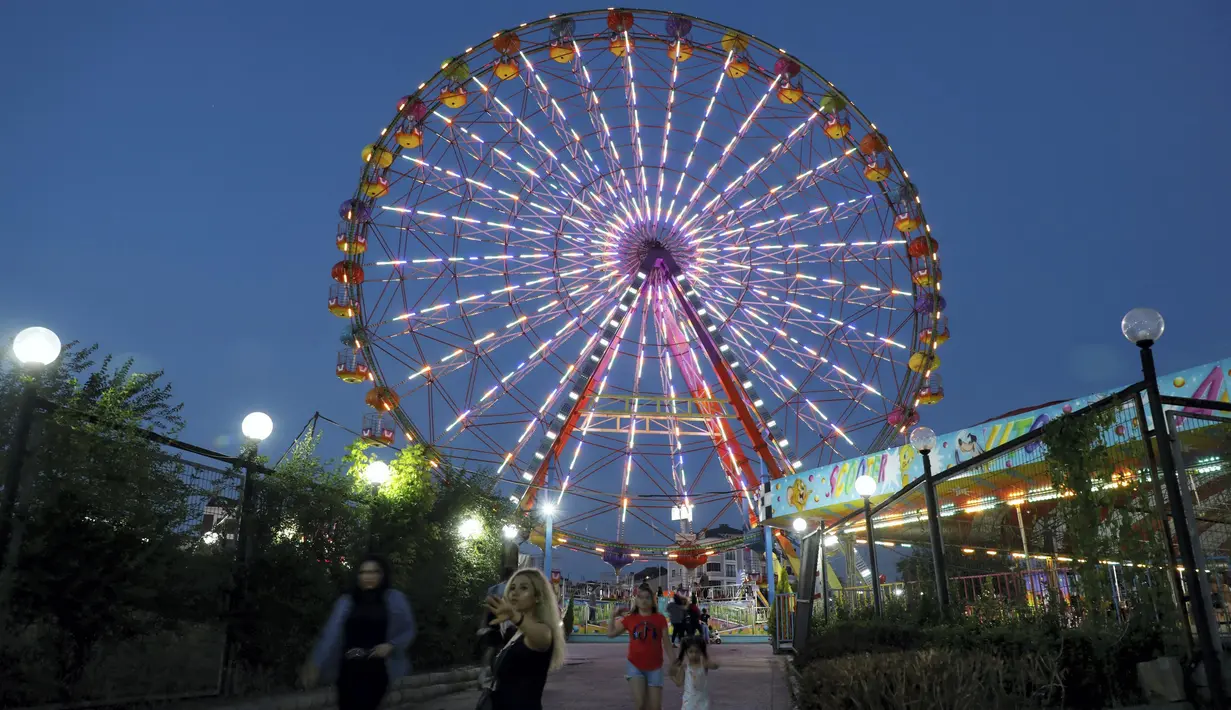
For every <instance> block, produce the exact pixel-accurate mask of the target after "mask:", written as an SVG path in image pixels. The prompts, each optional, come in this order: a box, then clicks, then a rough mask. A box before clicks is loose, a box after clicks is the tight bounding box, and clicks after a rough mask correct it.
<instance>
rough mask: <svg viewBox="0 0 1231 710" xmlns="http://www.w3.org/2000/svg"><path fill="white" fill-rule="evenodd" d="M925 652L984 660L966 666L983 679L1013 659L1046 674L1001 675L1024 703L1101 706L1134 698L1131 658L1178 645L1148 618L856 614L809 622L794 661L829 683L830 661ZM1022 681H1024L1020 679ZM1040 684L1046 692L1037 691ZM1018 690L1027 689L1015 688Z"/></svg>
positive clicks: (1148, 657) (1133, 661) (1172, 651)
mask: <svg viewBox="0 0 1231 710" xmlns="http://www.w3.org/2000/svg"><path fill="white" fill-rule="evenodd" d="M924 651H938V652H943V653H944V654H950V655H951V656H952V657H953V658H954V659H956V660H958V661H961V662H962V663H967V665H969V664H971V663H975V661H974V660H962V659H983V660H984V661H985V662H986V664H987V665H986V666H979V667H977V668H970V669H968V670H970V672H971V673H974V674H975V676H977V677H979V678H982V679H983V680H984V681H986V680H987V679H988V678H991V677H993V676H994V675H995V674H996V673H1000V672H1001V671H1000V670H998V669H999V668H1000V666H1001V664H1009V665H1014V664H1020V665H1022V667H1023V668H1025V669H1028V670H1029V671H1030V673H1032V674H1037V673H1043V672H1047V673H1051V675H1048V676H1047V678H1046V682H1044V679H1043V678H1042V677H1036V676H1035V675H1030V676H1028V677H1027V676H1022V677H1020V678H1018V677H1016V676H1015V677H1013V678H1010V677H1008V676H1006V682H1008V681H1012V682H1013V683H1016V684H1017V685H1012V686H1011V687H1013V688H1017V690H1015V691H1014V692H1017V693H1019V694H1020V693H1022V692H1025V693H1026V695H1022V696H1021V699H1022V701H1023V702H1026V701H1029V702H1031V703H1033V702H1036V701H1039V700H1040V699H1042V700H1046V701H1047V702H1050V703H1053V704H1056V705H1063V706H1067V707H1101V706H1103V705H1105V704H1110V703H1113V702H1121V703H1130V702H1136V701H1138V700H1139V699H1140V698H1139V696H1140V689H1139V688H1138V685H1137V664H1138V663H1139V662H1141V661H1148V660H1151V659H1154V658H1158V657H1159V656H1162V655H1166V654H1168V653H1170V654H1173V655H1174V654H1178V653H1179V647H1178V642H1177V640H1176V639H1175V638H1173V637H1172V636H1169V635H1168V633H1167V630H1166V629H1163V628H1160V627H1159V626H1157V625H1155V624H1151V623H1148V622H1147V621H1138V622H1130V623H1128V624H1126V625H1124V626H1106V625H1089V626H1084V627H1076V628H1072V627H1066V626H1063V625H1062V624H1061V623H1060V621H1059V620H1058V619H1055V618H1051V617H1046V616H1043V617H1035V618H1029V619H1020V618H1013V617H1005V618H1004V619H1003V620H1002V621H999V622H995V623H988V622H979V621H976V620H972V619H967V618H963V619H960V620H956V621H954V622H951V623H947V624H935V625H911V624H904V623H902V622H900V621H893V620H877V619H861V620H849V621H841V622H837V623H830V624H828V625H816V626H814V629H813V633H812V635H811V636H810V638H809V639H808V646H807V648H806V650H805V652H804V653H803V654H800V656H799V657H797V658H796V663H797V664H798V665H799V666H800V668H801V670H802V671H803V673H804V677H805V678H812V679H814V681H815V682H821V681H822V679H826V678H828V679H829V680H828V681H826V682H831V683H832V682H833V680H832V679H833V677H834V676H833V673H835V672H837V670H836V669H837V668H838V666H835V665H833V663H834V662H836V661H841V662H848V661H850V659H853V658H862V659H864V661H865V662H866V661H867V660H868V659H869V658H883V657H888V656H895V655H896V656H901V657H902V658H905V657H910V658H914V657H915V656H914V655H911V654H916V655H917V654H919V653H920V652H924ZM902 654H906V656H902ZM928 658H929V659H931V658H933V657H931V656H929V657H928ZM899 660H901V659H899ZM918 663H919V664H921V665H920V668H924V669H926V668H930V667H931V666H929V665H928V664H929V663H931V660H922V661H919V662H918ZM1053 668H1054V669H1056V672H1054V673H1053V672H1052V671H1051V670H1050V669H1053ZM817 669H820V670H817ZM894 672H897V671H894ZM920 672H923V671H920ZM877 673H889V671H877ZM989 674H990V675H989ZM893 677H894V678H897V676H893ZM902 677H903V678H905V677H906V676H902ZM1015 678H1016V679H1015ZM1027 680H1029V681H1030V682H1029V683H1027V682H1026V681H1027ZM886 682H888V681H886ZM893 682H894V683H897V682H899V681H897V680H894V681H893ZM901 682H906V681H905V680H902V681H901ZM981 682H982V681H981ZM1031 683H1033V684H1034V685H1031ZM810 684H811V683H810V682H806V683H805V685H810ZM895 687H897V686H895ZM1006 687H1009V686H1006ZM1044 687H1046V688H1048V690H1047V692H1046V693H1045V694H1041V693H1042V689H1043V688H1044ZM1023 688H1025V689H1026V690H1022V689H1023ZM814 691H816V689H815V688H811V687H808V688H807V691H806V692H814ZM1027 691H1028V692H1027ZM955 692H956V691H955ZM971 692H975V691H974V690H971ZM980 697H984V696H980ZM818 707H819V706H818ZM839 707H856V706H843V705H839ZM868 707H875V706H868ZM886 707H895V706H892V705H890V706H886ZM901 707H912V706H911V705H903V706H901ZM919 707H941V706H940V705H924V706H919ZM943 707H958V706H957V705H953V706H950V705H943ZM989 707H1033V705H1029V704H1027V705H1018V706H1003V705H1002V706H989Z"/></svg>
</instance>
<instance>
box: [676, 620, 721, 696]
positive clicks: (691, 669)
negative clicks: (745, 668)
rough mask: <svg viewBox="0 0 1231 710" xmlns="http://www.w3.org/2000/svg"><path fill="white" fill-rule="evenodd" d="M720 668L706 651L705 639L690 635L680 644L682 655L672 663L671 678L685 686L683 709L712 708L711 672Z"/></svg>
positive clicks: (677, 683)
mask: <svg viewBox="0 0 1231 710" xmlns="http://www.w3.org/2000/svg"><path fill="white" fill-rule="evenodd" d="M717 668H718V664H717V663H714V662H713V661H711V660H710V657H709V654H708V653H706V648H705V641H702V640H701V637H699V636H689V637H688V638H686V639H684V643H683V644H682V645H681V646H680V656H679V658H677V659H676V661H675V662H674V663H673V664H672V665H671V680H672V681H674V682H675V684H676V685H677V686H679V685H682V686H684V698H683V700H682V702H681V704H680V708H681V710H710V691H709V672H710V671H712V670H715V669H717Z"/></svg>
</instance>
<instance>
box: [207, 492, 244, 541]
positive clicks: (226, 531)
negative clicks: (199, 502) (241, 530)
mask: <svg viewBox="0 0 1231 710" xmlns="http://www.w3.org/2000/svg"><path fill="white" fill-rule="evenodd" d="M234 503H235V502H234V501H232V500H229V499H227V498H220V497H213V498H209V499H207V500H206V501H205V509H204V510H203V511H202V515H201V530H200V532H201V539H202V540H204V541H206V542H208V543H210V544H216V543H220V542H234V541H235V539H236V538H237V537H238V531H237V530H236V526H235V525H233V524H230V522H231V508H233V507H234Z"/></svg>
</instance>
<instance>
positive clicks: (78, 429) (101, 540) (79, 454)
mask: <svg viewBox="0 0 1231 710" xmlns="http://www.w3.org/2000/svg"><path fill="white" fill-rule="evenodd" d="M45 408H46V409H47V410H48V411H47V413H46V414H45V415H44V416H43V417H41V418H40V421H39V424H38V426H36V427H35V428H34V431H33V435H32V439H31V442H30V443H31V444H32V446H30V448H29V455H28V456H26V457H25V460H24V462H23V465H22V466H21V468H22V470H23V476H22V479H21V480H20V484H19V487H18V488H17V490H18V491H19V496H18V498H19V500H18V504H17V505H16V507H15V509H14V512H13V514H12V526H11V529H12V533H11V540H10V543H9V545H8V554H6V555H5V556H4V569H3V571H2V572H0V577H2V578H3V580H4V582H3V594H2V595H0V705H3V706H4V707H48V708H52V707H70V706H71V707H75V708H81V707H91V706H95V705H108V706H115V705H125V704H128V703H132V702H136V701H137V700H140V701H142V702H149V701H152V700H171V699H181V698H191V697H203V696H212V695H217V694H218V693H219V692H220V689H221V687H222V683H223V682H224V676H225V674H224V669H225V667H226V658H227V654H226V649H227V638H228V635H227V630H228V623H229V621H230V618H231V616H230V614H229V613H228V612H229V610H230V609H231V608H232V603H233V599H232V597H231V593H232V590H233V589H234V587H235V585H234V579H235V574H236V551H235V547H236V537H237V533H238V525H237V522H238V516H239V502H240V490H241V488H242V483H243V480H244V471H243V469H242V467H240V466H238V465H237V464H238V463H239V460H238V459H237V458H235V457H231V456H227V455H224V454H220V453H217V452H212V451H208V450H206V449H201V448H199V447H195V446H192V445H190V444H186V443H184V442H179V441H176V440H173V439H170V438H167V437H164V436H161V435H159V434H156V433H153V432H150V431H146V430H142V429H139V428H136V427H131V426H113V425H110V424H108V423H104V422H101V421H99V420H98V419H97V418H96V417H91V416H87V415H80V414H76V413H74V412H72V411H69V410H66V409H58V408H54V407H52V406H51V405H49V404H47V405H45Z"/></svg>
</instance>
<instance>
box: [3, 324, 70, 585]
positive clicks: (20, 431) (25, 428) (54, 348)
mask: <svg viewBox="0 0 1231 710" xmlns="http://www.w3.org/2000/svg"><path fill="white" fill-rule="evenodd" d="M60 349H61V346H60V338H59V337H58V336H57V335H56V334H55V333H53V332H51V331H50V330H48V329H47V328H42V327H39V326H35V327H33V328H26V329H25V330H23V331H21V332H20V333H18V334H17V337H15V338H13V357H15V358H16V359H17V362H18V363H20V366H21V369H22V371H23V372H24V374H26V375H28V377H26V378H25V383H24V386H23V387H22V392H21V402H20V403H19V404H18V407H17V426H16V427H15V429H14V431H13V445H12V448H10V449H9V451H10V452H11V453H10V455H9V465H8V470H7V471H5V476H4V498H3V499H0V570H4V569H5V564H6V563H7V560H6V559H5V558H6V556H7V554H6V553H7V552H8V549H9V536H10V535H11V534H12V530H13V514H14V512H15V511H16V508H17V492H18V490H19V489H20V488H21V472H22V468H23V467H24V466H25V463H26V446H27V444H28V443H29V441H30V429H31V428H33V426H34V410H35V408H36V405H37V404H38V380H37V379H36V378H35V377H34V374H35V373H37V372H38V371H39V370H40V369H41V368H43V367H46V366H47V365H50V364H51V363H53V362H55V361H56V358H58V357H60Z"/></svg>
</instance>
